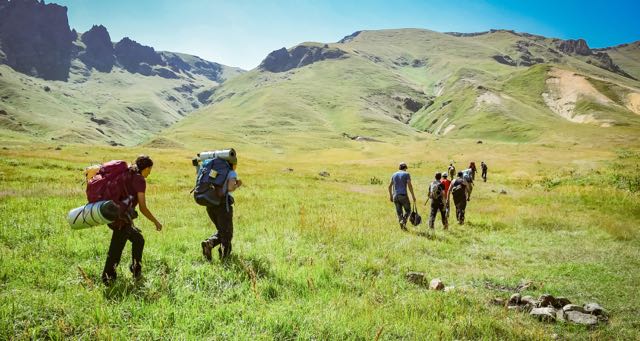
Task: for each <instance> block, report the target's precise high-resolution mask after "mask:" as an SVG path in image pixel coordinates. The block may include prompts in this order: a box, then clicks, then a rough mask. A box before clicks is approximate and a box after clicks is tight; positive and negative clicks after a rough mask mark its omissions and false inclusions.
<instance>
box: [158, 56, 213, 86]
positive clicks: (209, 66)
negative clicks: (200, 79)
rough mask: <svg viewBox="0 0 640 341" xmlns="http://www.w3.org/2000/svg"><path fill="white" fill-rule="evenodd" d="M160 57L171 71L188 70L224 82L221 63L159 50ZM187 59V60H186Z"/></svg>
mask: <svg viewBox="0 0 640 341" xmlns="http://www.w3.org/2000/svg"><path fill="white" fill-rule="evenodd" d="M160 55H161V56H162V59H163V60H164V61H165V63H166V64H167V66H168V67H169V68H171V70H173V72H176V73H180V72H190V73H192V74H196V75H202V76H204V77H206V78H209V79H210V80H213V81H216V82H220V83H221V82H224V81H225V79H224V77H223V75H222V65H220V64H218V63H214V62H210V61H207V60H204V59H202V58H200V57H196V56H186V55H181V54H179V53H174V52H160ZM187 59H188V60H187Z"/></svg>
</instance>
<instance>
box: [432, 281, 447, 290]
mask: <svg viewBox="0 0 640 341" xmlns="http://www.w3.org/2000/svg"><path fill="white" fill-rule="evenodd" d="M429 289H431V290H442V289H444V283H442V281H441V280H440V279H439V278H434V279H432V280H431V283H430V284H429Z"/></svg>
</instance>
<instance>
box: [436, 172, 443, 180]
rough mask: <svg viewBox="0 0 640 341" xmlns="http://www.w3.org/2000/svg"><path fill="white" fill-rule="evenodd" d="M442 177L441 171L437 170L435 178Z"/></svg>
mask: <svg viewBox="0 0 640 341" xmlns="http://www.w3.org/2000/svg"><path fill="white" fill-rule="evenodd" d="M440 179H442V173H440V172H438V173H436V180H440Z"/></svg>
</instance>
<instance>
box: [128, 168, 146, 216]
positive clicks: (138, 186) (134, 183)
mask: <svg viewBox="0 0 640 341" xmlns="http://www.w3.org/2000/svg"><path fill="white" fill-rule="evenodd" d="M126 186H127V192H128V193H129V195H132V196H133V202H132V204H131V205H132V206H131V207H134V208H135V207H136V206H137V205H138V193H141V192H142V193H144V192H145V190H146V189H147V181H146V180H145V179H144V176H142V175H140V174H138V173H132V175H131V178H129V181H127V184H126Z"/></svg>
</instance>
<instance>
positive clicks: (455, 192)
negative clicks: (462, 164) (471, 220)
mask: <svg viewBox="0 0 640 341" xmlns="http://www.w3.org/2000/svg"><path fill="white" fill-rule="evenodd" d="M468 188H469V187H468V186H467V182H466V181H465V180H464V178H463V173H462V172H458V178H457V179H455V181H453V183H451V189H450V190H449V193H448V198H447V201H448V200H449V199H450V198H451V197H453V204H454V205H455V207H456V219H457V220H458V224H460V225H464V211H465V209H466V208H467V198H468Z"/></svg>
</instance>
